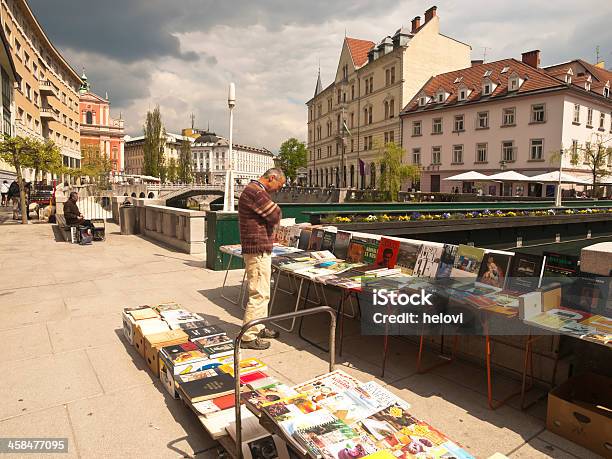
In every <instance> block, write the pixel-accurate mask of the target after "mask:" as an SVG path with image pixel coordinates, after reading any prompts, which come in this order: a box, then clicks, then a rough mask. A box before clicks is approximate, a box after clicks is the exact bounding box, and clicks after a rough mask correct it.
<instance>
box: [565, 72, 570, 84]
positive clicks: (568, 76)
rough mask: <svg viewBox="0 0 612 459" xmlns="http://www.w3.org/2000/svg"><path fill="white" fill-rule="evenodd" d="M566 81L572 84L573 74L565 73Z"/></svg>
mask: <svg viewBox="0 0 612 459" xmlns="http://www.w3.org/2000/svg"><path fill="white" fill-rule="evenodd" d="M565 82H566V83H567V84H572V76H571V75H570V74H569V73H566V74H565Z"/></svg>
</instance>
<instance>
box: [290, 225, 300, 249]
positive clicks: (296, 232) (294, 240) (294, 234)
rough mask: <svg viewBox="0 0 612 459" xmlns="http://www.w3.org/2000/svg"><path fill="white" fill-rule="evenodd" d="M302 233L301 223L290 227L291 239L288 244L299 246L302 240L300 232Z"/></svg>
mask: <svg viewBox="0 0 612 459" xmlns="http://www.w3.org/2000/svg"><path fill="white" fill-rule="evenodd" d="M301 233H302V226H301V225H293V226H292V227H291V228H290V229H289V240H288V241H287V245H288V246H289V247H295V248H298V244H299V242H300V234H301Z"/></svg>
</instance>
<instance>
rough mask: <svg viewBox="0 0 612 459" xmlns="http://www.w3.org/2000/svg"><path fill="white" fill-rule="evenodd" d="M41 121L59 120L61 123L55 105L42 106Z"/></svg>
mask: <svg viewBox="0 0 612 459" xmlns="http://www.w3.org/2000/svg"><path fill="white" fill-rule="evenodd" d="M40 119H41V121H47V122H48V121H57V122H58V123H59V120H60V118H59V112H58V111H57V110H55V109H54V108H53V107H42V108H41V109H40Z"/></svg>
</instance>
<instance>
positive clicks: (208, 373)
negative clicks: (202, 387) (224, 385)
mask: <svg viewBox="0 0 612 459" xmlns="http://www.w3.org/2000/svg"><path fill="white" fill-rule="evenodd" d="M221 373H222V372H221V371H219V370H217V369H216V368H210V369H208V370H200V371H196V372H194V373H187V374H184V375H177V376H176V380H177V381H178V383H179V384H182V383H186V382H189V381H197V380H198V379H206V378H212V377H213V376H217V375H219V374H221Z"/></svg>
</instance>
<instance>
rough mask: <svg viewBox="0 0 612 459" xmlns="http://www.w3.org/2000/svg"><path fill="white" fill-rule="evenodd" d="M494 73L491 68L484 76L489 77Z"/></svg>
mask: <svg viewBox="0 0 612 459" xmlns="http://www.w3.org/2000/svg"><path fill="white" fill-rule="evenodd" d="M492 73H493V72H492V71H491V70H487V71H486V72H485V73H484V75H483V78H489V77H490V76H491V74H492Z"/></svg>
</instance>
